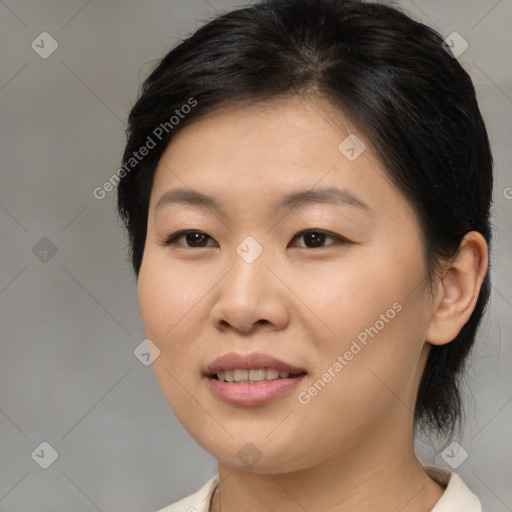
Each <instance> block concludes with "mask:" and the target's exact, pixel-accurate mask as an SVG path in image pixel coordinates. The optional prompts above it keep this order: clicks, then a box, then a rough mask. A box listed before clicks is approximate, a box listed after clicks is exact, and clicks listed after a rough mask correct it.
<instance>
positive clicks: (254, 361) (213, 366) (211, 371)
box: [205, 352, 306, 380]
mask: <svg viewBox="0 0 512 512" xmlns="http://www.w3.org/2000/svg"><path fill="white" fill-rule="evenodd" d="M238 368H241V369H244V370H245V369H247V370H257V369H258V368H273V369H275V370H279V371H285V372H288V373H294V374H297V373H306V370H305V369H304V368H300V367H297V366H293V365H291V364H289V363H286V362H284V361H282V360H280V359H277V358H275V357H273V356H270V355H268V354H261V353H258V352H256V353H252V354H236V353H235V352H230V353H228V354H224V355H223V356H220V357H218V358H217V359H215V360H214V361H213V362H212V363H210V364H209V365H208V366H207V367H206V371H205V374H206V375H209V376H211V375H215V374H216V373H218V372H224V371H226V370H236V369H238ZM283 380H286V379H283Z"/></svg>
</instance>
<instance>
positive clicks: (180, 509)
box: [158, 475, 219, 512]
mask: <svg viewBox="0 0 512 512" xmlns="http://www.w3.org/2000/svg"><path fill="white" fill-rule="evenodd" d="M218 483H219V479H218V476H217V475H216V476H214V477H213V478H211V479H210V480H208V482H206V483H205V484H204V485H203V487H201V489H199V490H198V491H197V492H196V493H194V494H191V495H190V496H187V497H186V498H183V499H182V500H180V501H177V502H176V503H173V504H172V505H168V506H167V507H165V508H162V509H160V510H159V511H158V512H208V510H209V508H210V501H211V498H212V496H213V492H214V491H215V488H216V487H217V485H218Z"/></svg>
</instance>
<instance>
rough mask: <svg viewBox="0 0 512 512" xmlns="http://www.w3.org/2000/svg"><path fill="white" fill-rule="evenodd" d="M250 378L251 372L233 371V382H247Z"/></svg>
mask: <svg viewBox="0 0 512 512" xmlns="http://www.w3.org/2000/svg"><path fill="white" fill-rule="evenodd" d="M248 378H249V370H233V380H247V379H248Z"/></svg>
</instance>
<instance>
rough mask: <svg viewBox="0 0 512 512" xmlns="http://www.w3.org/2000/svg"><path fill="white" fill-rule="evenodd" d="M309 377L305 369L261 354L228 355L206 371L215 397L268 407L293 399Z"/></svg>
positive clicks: (237, 403) (228, 401)
mask: <svg viewBox="0 0 512 512" xmlns="http://www.w3.org/2000/svg"><path fill="white" fill-rule="evenodd" d="M306 375H307V372H306V371H305V370H304V369H303V368H299V367H297V366H294V365H291V364H289V363H285V362H284V361H281V360H279V359H276V358H275V357H272V356H269V355H267V354H258V353H253V354H245V355H243V354H235V353H229V354H225V355H224V356H221V357H219V358H217V359H216V360H215V361H213V362H212V363H211V364H210V365H208V367H207V368H206V371H205V376H206V377H207V382H208V383H209V389H210V390H211V391H212V392H213V393H214V395H215V396H216V397H217V398H220V399H221V400H222V401H224V402H227V403H229V404H231V405H236V406H255V405H264V404H267V403H270V402H273V401H275V400H277V399H278V398H279V399H280V398H283V397H286V396H289V395H290V394H291V392H292V390H294V389H295V388H296V387H297V386H298V385H299V383H300V382H301V381H302V379H303V378H304V377H305V376H306Z"/></svg>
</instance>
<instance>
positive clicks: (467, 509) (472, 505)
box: [424, 466, 482, 512]
mask: <svg viewBox="0 0 512 512" xmlns="http://www.w3.org/2000/svg"><path fill="white" fill-rule="evenodd" d="M424 468H425V471H426V472H427V473H428V474H429V475H430V476H431V477H432V478H433V479H434V480H436V481H437V482H438V483H439V484H441V485H442V486H443V487H445V491H444V493H443V495H442V496H441V499H440V500H439V501H438V502H437V504H436V506H435V507H434V508H433V509H432V511H431V512H482V504H481V503H480V500H479V499H478V497H477V496H476V495H475V494H473V493H472V492H471V490H470V489H469V488H468V487H467V485H466V484H465V483H464V482H463V481H462V478H461V477H460V476H459V475H457V474H456V473H451V472H450V471H447V470H446V469H441V468H438V467H435V466H424Z"/></svg>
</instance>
